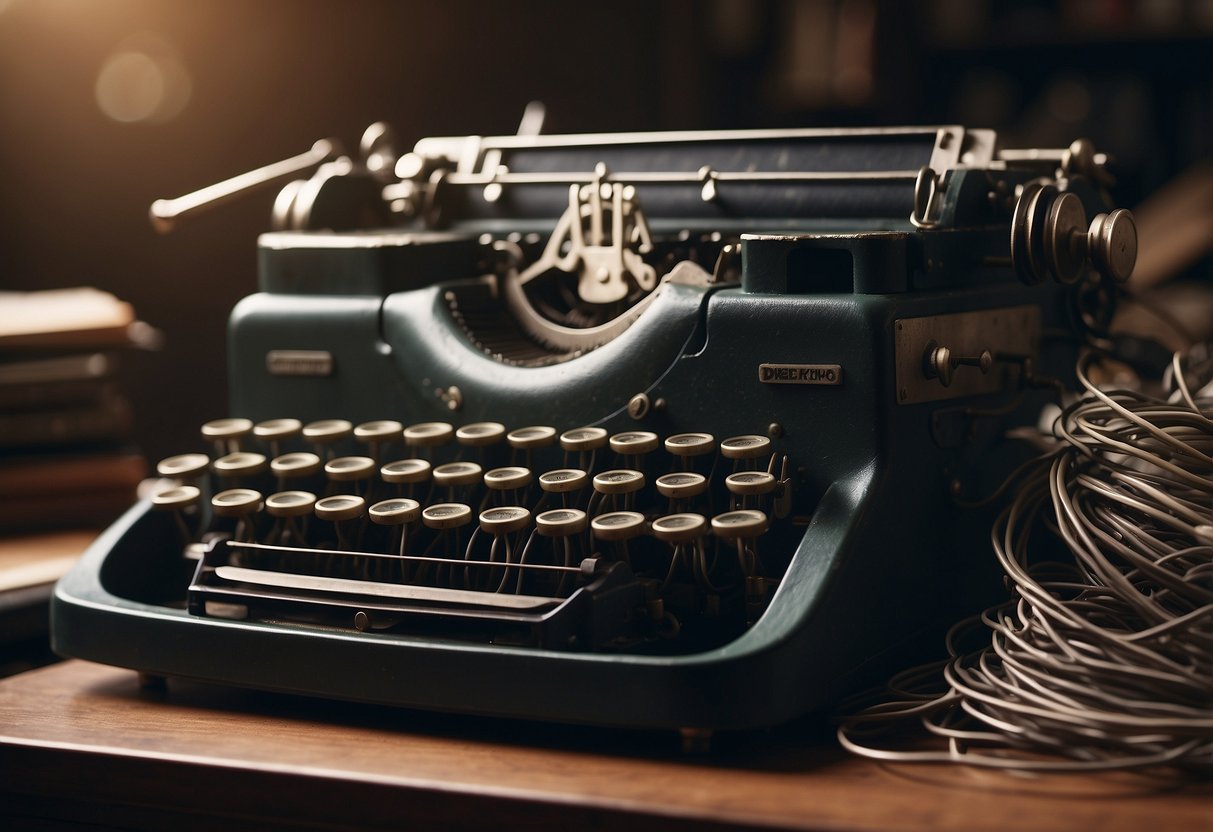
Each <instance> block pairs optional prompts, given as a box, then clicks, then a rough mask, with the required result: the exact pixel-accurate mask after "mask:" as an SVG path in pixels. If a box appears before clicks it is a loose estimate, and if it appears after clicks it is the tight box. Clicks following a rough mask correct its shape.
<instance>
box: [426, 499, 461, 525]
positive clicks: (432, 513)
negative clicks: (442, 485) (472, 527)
mask: <svg viewBox="0 0 1213 832" xmlns="http://www.w3.org/2000/svg"><path fill="white" fill-rule="evenodd" d="M471 520H472V509H471V508H470V507H469V506H465V505H464V504H463V503H438V504H437V505H432V506H427V507H426V508H425V510H424V511H422V512H421V522H422V523H424V524H425V527H426V528H427V529H439V530H440V529H456V528H459V527H460V526H466V525H467V524H468V523H470V522H471Z"/></svg>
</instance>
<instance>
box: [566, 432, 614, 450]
mask: <svg viewBox="0 0 1213 832" xmlns="http://www.w3.org/2000/svg"><path fill="white" fill-rule="evenodd" d="M606 443H607V432H606V429H605V428H573V430H566V431H565V432H564V433H562V434H560V447H561V448H563V449H564V450H566V451H570V452H574V451H596V450H598V449H599V448H601V447H602V446H603V445H605V444H606Z"/></svg>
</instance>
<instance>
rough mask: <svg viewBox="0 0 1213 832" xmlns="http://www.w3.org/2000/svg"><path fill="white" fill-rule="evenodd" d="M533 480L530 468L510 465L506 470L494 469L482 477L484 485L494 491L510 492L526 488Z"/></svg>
mask: <svg viewBox="0 0 1213 832" xmlns="http://www.w3.org/2000/svg"><path fill="white" fill-rule="evenodd" d="M532 479H533V477H532V475H531V469H530V468H523V467H521V466H519V465H511V466H509V467H507V468H494V469H493V470H492V471H488V472H486V473H485V475H484V484H485V485H486V486H488V487H489V488H491V489H493V490H494V491H510V490H513V489H516V488H526V487H527V486H528V485H530V484H531V480H532Z"/></svg>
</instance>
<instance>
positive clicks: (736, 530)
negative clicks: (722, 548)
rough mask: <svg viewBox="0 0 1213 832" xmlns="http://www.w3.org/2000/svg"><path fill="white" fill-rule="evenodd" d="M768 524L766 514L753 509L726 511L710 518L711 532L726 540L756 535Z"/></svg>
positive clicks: (764, 529)
mask: <svg viewBox="0 0 1213 832" xmlns="http://www.w3.org/2000/svg"><path fill="white" fill-rule="evenodd" d="M769 526H770V524H769V522H768V521H767V516H766V514H764V513H763V512H761V511H755V510H753V509H741V510H738V511H726V512H725V513H724V514H718V515H716V516H715V517H713V518H712V533H713V534H715V535H716V536H717V537H723V538H725V539H727V540H735V539H737V538H743V537H758V536H759V535H760V534H763V533H764V532H765V531H766V530H767V529H768V528H769Z"/></svg>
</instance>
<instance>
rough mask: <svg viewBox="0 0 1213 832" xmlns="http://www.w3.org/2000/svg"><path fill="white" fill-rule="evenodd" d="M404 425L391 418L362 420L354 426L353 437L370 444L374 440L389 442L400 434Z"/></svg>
mask: <svg viewBox="0 0 1213 832" xmlns="http://www.w3.org/2000/svg"><path fill="white" fill-rule="evenodd" d="M403 430H404V425H402V424H400V423H399V422H397V421H395V420H392V419H376V420H375V421H373V422H363V423H362V424H360V425H358V426H357V427H355V428H354V438H355V439H357V440H358V441H359V442H363V443H366V444H371V443H374V442H389V441H391V440H393V439H395V438H396V437H398V436H400V432H401V431H403Z"/></svg>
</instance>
